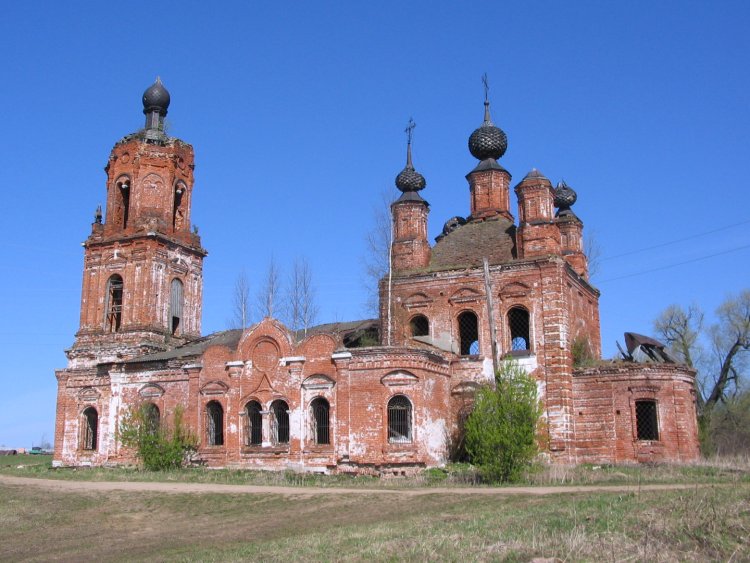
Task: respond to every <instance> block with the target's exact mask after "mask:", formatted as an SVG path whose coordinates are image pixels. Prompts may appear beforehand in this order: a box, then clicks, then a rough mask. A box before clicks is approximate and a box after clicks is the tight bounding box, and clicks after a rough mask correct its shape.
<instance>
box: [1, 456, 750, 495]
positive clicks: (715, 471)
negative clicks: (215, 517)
mask: <svg viewBox="0 0 750 563" xmlns="http://www.w3.org/2000/svg"><path fill="white" fill-rule="evenodd" d="M51 461H52V458H51V456H42V455H39V456H29V455H23V456H0V473H3V474H7V475H16V476H21V477H43V478H47V479H71V480H81V481H169V482H172V481H177V482H188V483H222V484H230V485H231V484H234V485H285V486H300V487H304V486H318V487H346V488H353V487H354V488H375V489H383V488H386V489H401V488H412V487H431V486H435V485H439V486H441V487H451V486H457V487H465V486H482V485H481V483H480V482H479V479H478V475H477V473H476V471H474V469H473V468H471V467H470V466H468V465H461V464H458V465H452V466H449V468H448V469H447V470H441V469H432V470H427V471H424V472H423V473H422V474H421V475H418V476H415V477H408V478H390V479H380V478H377V477H367V476H351V475H317V474H309V473H308V474H300V473H294V472H291V471H289V472H283V471H282V472H279V471H250V470H239V469H205V468H189V469H181V470H178V471H162V472H150V471H141V470H139V469H137V468H124V467H118V468H61V469H55V468H52V467H51ZM657 483H701V484H705V483H716V484H720V483H750V460H748V459H728V460H727V459H725V460H719V461H716V460H714V461H706V462H701V463H697V464H692V465H654V466H646V465H619V466H610V465H602V466H596V465H593V466H592V465H580V466H562V465H552V466H544V467H541V468H537V469H536V470H534V471H530V472H529V473H528V474H527V475H526V477H525V478H524V480H523V482H522V483H520V484H523V485H545V486H555V485H591V484H596V485H637V484H657Z"/></svg>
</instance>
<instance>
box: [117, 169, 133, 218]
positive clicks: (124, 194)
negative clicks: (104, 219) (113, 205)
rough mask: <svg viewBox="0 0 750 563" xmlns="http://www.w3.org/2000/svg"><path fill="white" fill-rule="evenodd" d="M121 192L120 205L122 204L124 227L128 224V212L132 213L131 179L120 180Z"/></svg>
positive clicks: (119, 188) (118, 185)
mask: <svg viewBox="0 0 750 563" xmlns="http://www.w3.org/2000/svg"><path fill="white" fill-rule="evenodd" d="M117 187H118V190H119V192H120V205H121V206H122V228H123V229H124V228H125V227H127V226H128V214H129V213H130V181H129V180H124V181H122V182H118V184H117Z"/></svg>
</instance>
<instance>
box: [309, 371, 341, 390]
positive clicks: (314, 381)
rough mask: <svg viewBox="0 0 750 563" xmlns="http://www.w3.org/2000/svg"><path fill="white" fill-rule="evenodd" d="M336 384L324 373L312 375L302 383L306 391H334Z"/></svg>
mask: <svg viewBox="0 0 750 563" xmlns="http://www.w3.org/2000/svg"><path fill="white" fill-rule="evenodd" d="M334 385H336V382H335V381H334V380H333V379H331V378H330V377H328V376H327V375H323V374H322V373H319V374H316V375H311V376H310V377H308V378H307V379H305V380H304V381H303V382H302V387H304V388H305V389H332V388H333V386H334Z"/></svg>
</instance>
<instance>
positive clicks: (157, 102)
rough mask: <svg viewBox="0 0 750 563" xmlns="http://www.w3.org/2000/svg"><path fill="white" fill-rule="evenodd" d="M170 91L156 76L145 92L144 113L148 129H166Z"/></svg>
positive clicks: (161, 130)
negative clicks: (165, 120) (165, 122)
mask: <svg viewBox="0 0 750 563" xmlns="http://www.w3.org/2000/svg"><path fill="white" fill-rule="evenodd" d="M169 102H170V97H169V92H168V91H167V89H166V88H165V87H164V84H162V83H161V78H159V77H158V76H157V77H156V82H154V83H153V84H152V85H151V86H149V87H148V88H146V91H145V92H143V113H144V114H145V115H146V130H147V131H148V130H153V129H155V130H157V131H160V132H163V131H164V117H166V115H167V109H168V108H169Z"/></svg>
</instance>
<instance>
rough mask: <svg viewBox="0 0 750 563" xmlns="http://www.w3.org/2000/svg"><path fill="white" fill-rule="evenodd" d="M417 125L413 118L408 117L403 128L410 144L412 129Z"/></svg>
mask: <svg viewBox="0 0 750 563" xmlns="http://www.w3.org/2000/svg"><path fill="white" fill-rule="evenodd" d="M416 126H417V124H416V123H414V119H412V118H411V117H410V118H409V123H408V124H407V125H406V129H404V132H405V133H406V138H407V140H408V142H409V144H410V145H411V137H412V134H413V131H414V128H415V127H416Z"/></svg>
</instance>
